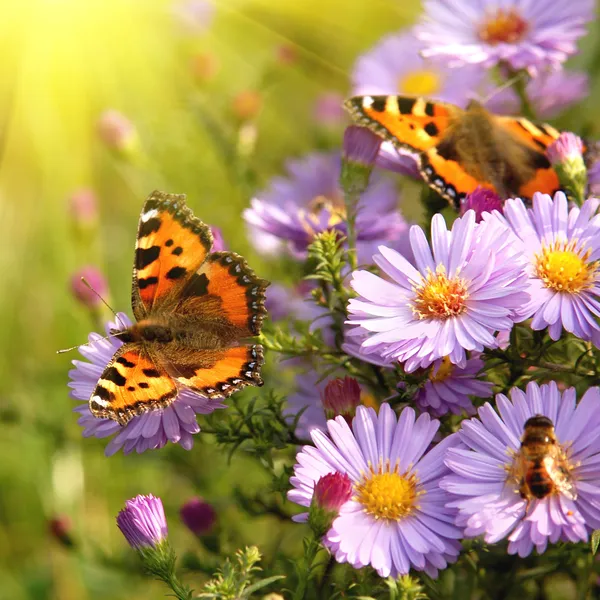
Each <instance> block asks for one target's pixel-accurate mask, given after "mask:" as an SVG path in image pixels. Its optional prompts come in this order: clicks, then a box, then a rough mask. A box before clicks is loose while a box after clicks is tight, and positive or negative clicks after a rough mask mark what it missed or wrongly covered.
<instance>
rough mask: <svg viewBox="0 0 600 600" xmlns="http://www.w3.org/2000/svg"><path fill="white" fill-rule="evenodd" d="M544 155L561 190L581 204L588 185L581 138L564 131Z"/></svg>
mask: <svg viewBox="0 0 600 600" xmlns="http://www.w3.org/2000/svg"><path fill="white" fill-rule="evenodd" d="M546 155H547V156H548V159H549V160H550V162H551V163H552V166H553V167H554V170H555V171H556V174H557V175H558V181H559V183H560V185H561V188H562V189H563V190H565V191H566V192H567V193H568V194H569V195H570V197H571V198H572V199H573V200H574V201H575V202H576V203H577V204H581V203H582V202H583V201H584V198H585V193H586V190H587V184H588V181H587V169H586V166H585V162H584V160H583V141H582V140H581V138H580V137H579V136H577V135H575V134H574V133H571V132H570V131H565V132H563V133H561V134H560V136H559V137H558V139H557V140H555V141H554V142H552V144H550V145H549V146H548V148H547V149H546Z"/></svg>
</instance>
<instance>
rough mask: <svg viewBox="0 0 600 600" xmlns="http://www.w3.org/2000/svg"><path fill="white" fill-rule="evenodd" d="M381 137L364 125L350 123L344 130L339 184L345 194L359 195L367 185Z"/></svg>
mask: <svg viewBox="0 0 600 600" xmlns="http://www.w3.org/2000/svg"><path fill="white" fill-rule="evenodd" d="M380 147H381V138H380V137H379V136H378V135H376V134H374V133H373V132H372V131H371V130H370V129H368V128H366V127H359V126H358V125H350V126H349V127H346V131H345V132H344V146H343V149H342V171H341V174H340V185H341V187H342V189H343V190H344V192H345V193H346V194H350V195H357V194H358V195H360V194H362V193H363V192H364V191H365V190H366V189H367V186H368V185H369V178H370V177H371V171H372V170H373V166H374V165H375V160H376V159H377V154H378V153H379V148H380Z"/></svg>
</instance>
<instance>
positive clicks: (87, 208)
mask: <svg viewBox="0 0 600 600" xmlns="http://www.w3.org/2000/svg"><path fill="white" fill-rule="evenodd" d="M69 210H70V212H71V215H72V216H73V219H74V221H75V222H76V223H77V224H78V225H81V226H83V227H89V226H91V225H94V224H95V223H96V221H97V220H98V201H97V199H96V194H94V192H93V191H92V190H90V189H81V190H77V191H76V192H74V193H73V194H72V195H71V197H70V198H69Z"/></svg>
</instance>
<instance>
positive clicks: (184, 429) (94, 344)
mask: <svg viewBox="0 0 600 600" xmlns="http://www.w3.org/2000/svg"><path fill="white" fill-rule="evenodd" d="M117 317H118V321H115V322H113V323H108V324H107V325H106V333H107V335H109V334H110V331H111V329H123V328H124V327H129V326H130V325H131V321H130V320H129V318H128V317H127V315H125V314H124V313H118V315H117ZM88 340H89V342H88V344H84V345H82V346H79V352H81V354H82V355H83V356H84V358H86V359H87V361H89V362H86V361H81V360H74V361H73V365H75V368H74V369H72V370H71V371H69V377H70V381H69V387H70V388H71V392H70V396H71V398H74V399H75V400H81V401H83V403H82V404H80V405H79V406H77V408H75V409H74V410H75V412H77V413H79V420H78V423H79V425H81V426H82V427H83V436H84V437H92V436H94V437H97V438H105V437H109V436H112V435H114V436H115V437H114V438H113V439H112V440H111V441H110V442H109V443H108V445H107V446H106V449H105V454H106V455H107V456H111V455H113V454H114V453H115V452H117V451H118V450H120V449H121V448H123V452H124V453H125V454H129V453H130V452H133V451H134V450H135V451H136V452H138V453H141V452H144V451H145V450H150V449H155V448H162V447H163V446H164V445H166V443H167V442H172V443H174V444H179V445H180V446H182V447H183V448H185V449H186V450H189V449H190V448H191V447H192V446H193V445H194V438H193V434H194V433H198V432H199V431H200V426H199V425H198V422H197V420H196V414H209V413H211V412H213V411H214V410H215V409H217V408H225V405H224V404H222V403H221V402H219V401H215V400H210V399H209V398H205V397H204V396H200V395H199V394H196V393H195V392H192V391H191V390H189V389H187V388H182V389H180V390H179V395H178V396H177V398H176V399H175V401H174V402H173V403H172V404H171V405H170V406H168V407H167V408H162V409H158V410H152V411H148V412H145V413H143V414H141V415H138V416H135V417H133V418H132V419H131V421H129V422H128V423H127V425H124V426H121V425H119V424H118V423H117V422H116V421H113V420H112V419H98V418H96V417H94V416H93V415H92V413H91V412H90V409H89V406H88V401H89V399H90V396H91V395H92V392H93V391H94V389H95V387H96V384H97V383H98V378H99V377H100V375H101V374H102V372H103V371H104V369H105V368H106V365H107V364H108V363H109V361H110V360H111V358H112V357H113V354H114V353H115V352H116V351H117V349H118V348H119V347H120V346H121V345H122V344H123V342H122V341H121V340H119V339H118V338H116V337H114V336H113V337H109V338H108V339H103V338H102V336H101V335H100V334H98V333H90V335H89V337H88Z"/></svg>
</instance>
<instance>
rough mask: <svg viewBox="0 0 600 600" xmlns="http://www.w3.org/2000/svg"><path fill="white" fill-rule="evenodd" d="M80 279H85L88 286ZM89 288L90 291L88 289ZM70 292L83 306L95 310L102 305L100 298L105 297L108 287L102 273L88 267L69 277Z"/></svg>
mask: <svg viewBox="0 0 600 600" xmlns="http://www.w3.org/2000/svg"><path fill="white" fill-rule="evenodd" d="M82 279H85V281H87V282H88V283H89V286H87V285H86V284H85V283H84V282H83V281H82ZM90 286H91V288H92V289H90ZM94 291H95V292H96V293H94ZM71 292H72V293H73V296H75V298H77V300H79V302H81V303H82V304H83V305H84V306H87V307H88V308H97V307H98V306H99V305H100V304H101V303H102V300H100V297H104V296H106V294H107V292H108V286H107V284H106V280H105V279H104V276H103V275H102V273H101V272H100V271H99V270H98V269H97V268H96V267H93V266H91V265H88V266H86V267H82V268H81V269H78V270H77V271H75V273H73V275H72V277H71Z"/></svg>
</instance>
